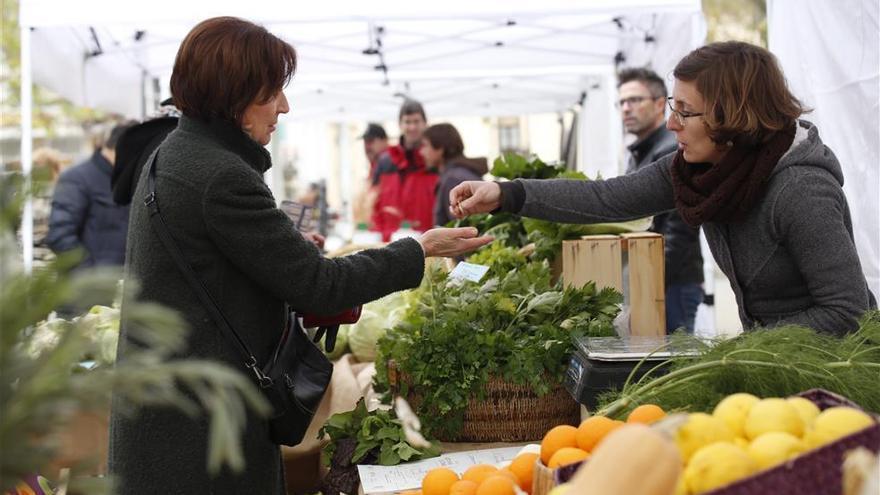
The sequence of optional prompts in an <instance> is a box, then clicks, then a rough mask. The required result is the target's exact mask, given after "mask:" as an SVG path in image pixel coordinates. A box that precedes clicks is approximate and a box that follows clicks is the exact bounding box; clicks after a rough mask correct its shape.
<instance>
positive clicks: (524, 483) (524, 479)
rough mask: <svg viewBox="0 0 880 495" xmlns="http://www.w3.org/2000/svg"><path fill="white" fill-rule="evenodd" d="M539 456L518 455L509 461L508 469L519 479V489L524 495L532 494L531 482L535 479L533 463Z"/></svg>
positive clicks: (529, 454)
mask: <svg viewBox="0 0 880 495" xmlns="http://www.w3.org/2000/svg"><path fill="white" fill-rule="evenodd" d="M539 457H540V455H538V454H531V453H526V454H520V455H518V456H516V457H515V458H514V459H513V461H511V463H510V466H508V467H507V468H508V469H510V470H511V471H512V472H513V474H515V475H516V477H517V479H519V487H520V488H521V489H522V490H523V491H525V492H526V493H532V480H533V479H534V477H535V461H536V459H538V458H539Z"/></svg>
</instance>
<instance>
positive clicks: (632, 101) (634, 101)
mask: <svg viewBox="0 0 880 495" xmlns="http://www.w3.org/2000/svg"><path fill="white" fill-rule="evenodd" d="M661 98H662V97H661ZM656 99H657V98H656V97H651V96H630V97H629V98H623V99H621V100H618V101H617V108H623V106H624V105H626V104H629V106H631V107H635V106H638V105H640V104H641V103H642V102H643V101H645V100H651V101H654V100H656Z"/></svg>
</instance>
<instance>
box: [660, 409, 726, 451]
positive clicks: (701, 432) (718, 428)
mask: <svg viewBox="0 0 880 495" xmlns="http://www.w3.org/2000/svg"><path fill="white" fill-rule="evenodd" d="M733 439H734V435H733V433H731V431H730V428H728V427H727V424H725V423H724V421H722V420H720V419H718V418H716V417H714V416H710V415H708V414H706V413H693V414H689V415H688V419H687V421H686V422H685V423H684V424H683V425H682V426H681V428H679V429H678V431H676V432H675V445H676V446H677V447H678V450H679V451H680V452H681V457H682V459H684V461H685V462H687V461H688V460H689V459H690V458H691V456H692V455H694V452H696V451H697V450H699V449H700V448H701V447H704V446H706V445H709V444H710V443H715V442H732V441H733Z"/></svg>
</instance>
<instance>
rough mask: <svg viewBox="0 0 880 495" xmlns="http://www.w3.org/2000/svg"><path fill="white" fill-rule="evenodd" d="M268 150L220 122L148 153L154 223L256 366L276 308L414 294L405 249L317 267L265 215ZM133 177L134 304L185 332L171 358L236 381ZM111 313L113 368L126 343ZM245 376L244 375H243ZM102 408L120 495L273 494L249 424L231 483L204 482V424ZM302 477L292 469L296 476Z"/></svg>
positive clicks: (274, 216) (275, 462)
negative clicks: (152, 309)
mask: <svg viewBox="0 0 880 495" xmlns="http://www.w3.org/2000/svg"><path fill="white" fill-rule="evenodd" d="M270 166H271V162H270V157H269V154H268V152H266V150H265V149H264V148H263V147H262V146H259V145H258V144H257V143H256V142H254V141H252V140H251V139H250V138H249V137H247V136H246V135H245V134H244V133H243V132H242V131H241V130H240V129H238V128H236V127H234V126H232V125H231V124H229V123H224V122H219V121H214V122H210V123H208V122H203V121H200V120H195V119H190V118H187V117H182V118H181V119H180V123H179V125H178V127H177V129H176V130H174V131H173V132H172V133H171V134H170V135H169V136H168V138H167V139H166V140H165V142H164V143H163V144H162V145H161V147H160V150H159V157H158V160H157V182H156V191H157V196H158V201H159V205H160V208H161V211H162V215H163V216H164V217H165V221H166V223H167V224H168V227H169V230H170V232H171V234H172V236H173V237H174V238H175V240H176V241H177V243H178V244H179V246H180V248H181V250H182V251H183V254H184V256H185V258H186V259H187V261H188V262H189V263H190V265H192V266H193V268H194V269H195V271H196V272H197V274H198V276H199V277H200V278H201V280H202V281H203V282H204V283H205V284H206V286H207V288H208V291H209V292H210V293H211V295H212V296H213V297H214V299H215V300H217V301H218V304H219V305H220V307H221V309H222V310H223V312H224V313H225V315H226V317H227V318H228V319H229V320H230V322H231V324H232V325H233V327H234V328H235V329H236V331H237V332H238V333H239V334H240V335H241V336H242V337H243V339H244V340H245V341H246V342H247V344H248V345H249V346H250V348H251V350H252V351H253V352H254V353H255V354H256V357H257V359H258V360H260V362H261V363H264V362H266V361H267V360H268V359H269V356H270V354H271V352H272V351H273V349H274V348H275V345H276V343H277V342H278V340H279V337H280V335H281V331H282V327H283V324H284V319H285V303H287V304H289V305H290V306H291V307H292V308H293V309H294V310H295V311H297V312H311V313H325V314H329V313H334V312H338V311H340V310H343V309H345V308H349V307H352V306H355V305H358V304H363V303H366V302H368V301H371V300H374V299H378V298H380V297H382V296H384V295H386V294H389V293H391V292H395V291H399V290H403V289H407V288H412V287H416V286H418V284H419V283H420V281H421V278H422V273H423V271H424V253H423V251H422V248H421V246H420V245H419V244H418V242H416V241H415V240H413V239H404V240H401V241H397V242H395V243H392V244H390V245H388V246H387V247H386V248H384V249H374V250H368V251H363V252H361V253H359V254H355V255H351V256H346V257H344V258H337V259H327V258H324V257H323V256H322V255H321V253H320V252H319V251H318V249H317V248H316V247H315V246H314V245H313V244H311V243H310V242H308V241H307V240H305V239H304V238H303V237H302V236H301V235H300V234H299V233H297V232H296V230H295V228H294V225H293V224H292V223H291V221H290V220H289V219H288V218H287V216H286V215H285V214H284V213H283V212H282V211H280V210H279V209H278V208H277V207H276V203H275V199H274V198H273V197H272V193H271V192H270V190H269V188H268V187H267V186H266V184H265V183H264V181H263V173H264V172H265V171H266V170H268V169H269V167H270ZM146 173H147V170H146V168H145V169H144V171H143V173H142V175H141V178H140V180H139V181H138V182H139V184H138V186H137V189H136V192H135V195H134V201H133V202H132V206H131V221H130V227H129V233H128V248H127V253H126V280H133V281H137V282H138V283H139V284H140V286H141V290H140V293H139V295H138V296H136V297H138V299H139V300H142V301H151V302H156V303H160V304H162V305H165V306H167V307H170V308H173V309H175V310H177V311H179V312H180V314H182V315H183V316H184V317H185V319H186V321H187V322H188V323H189V325H190V327H191V333H190V335H189V337H188V342H187V347H186V349H184V350H182V351H181V352H180V353H179V357H183V358H199V359H212V360H216V361H220V362H223V363H226V364H227V365H229V366H230V367H232V368H235V369H238V370H241V372H242V373H246V374H247V373H248V372H247V370H246V369H245V368H244V365H243V362H242V359H241V357H240V356H239V354H237V352H236V348H235V347H233V345H232V344H231V343H230V342H229V340H228V338H227V337H226V335H224V334H223V333H221V331H220V330H219V329H218V328H216V326H215V325H214V323H213V321H212V320H211V318H210V316H209V313H208V312H207V311H206V310H205V308H204V307H203V306H202V305H201V304H200V303H199V301H198V299H197V297H196V295H195V292H194V291H193V289H192V288H191V287H190V286H189V285H188V284H187V283H186V281H185V280H184V278H183V277H182V276H181V274H180V272H179V270H178V268H177V266H176V265H175V264H174V261H173V259H172V258H171V257H170V256H169V254H168V253H167V252H166V250H165V248H164V247H163V245H162V244H161V243H160V241H159V238H158V237H157V236H156V234H155V232H154V231H153V228H152V226H151V224H150V220H149V214H148V212H147V209H146V207H145V206H144V204H143V197H144V196H145V194H146V189H147V180H146ZM126 302H127V301H126V300H123V305H122V313H123V315H122V320H123V322H122V330H121V335H120V341H119V351H118V360H119V361H120V362H122V361H124V360H125V359H126V351H127V349H128V348H129V347H130V346H132V345H133V342H132V341H131V339H130V338H129V337H128V332H127V326H126V322H125V307H126ZM248 376H250V377H251V378H252V376H251V375H248ZM120 406H121V404H118V403H116V402H114V406H113V409H112V413H111V425H110V458H109V462H110V470H111V472H112V474H113V475H115V476H116V477H117V478H118V479H119V484H120V489H119V491H118V493H120V494H124V495H135V494H145V495H146V494H150V495H153V494H157V493H181V494H184V493H186V494H195V493H199V494H281V493H284V477H283V471H282V464H281V456H280V450H279V447H278V446H277V445H274V444H273V443H271V442H270V441H269V437H268V428H267V423H266V421H265V420H263V419H259V418H255V417H250V419H249V420H248V423H247V425H246V429H245V432H244V434H243V438H242V447H243V449H244V457H245V460H246V462H247V467H246V469H245V471H244V473H242V474H238V475H236V474H233V473H231V472H229V471H228V470H224V471H223V472H221V473H220V474H219V476H216V477H209V476H208V474H207V442H208V437H207V435H208V423H207V419H206V418H205V417H204V416H202V417H201V418H196V419H193V418H190V417H188V416H186V415H185V414H183V413H182V412H180V411H177V410H172V409H169V408H159V407H145V408H142V409H140V410H139V412H138V413H137V414H135V415H130V414H128V415H125V414H122V411H121V410H122V407H120ZM305 468H306V467H305V466H304V467H303V469H305Z"/></svg>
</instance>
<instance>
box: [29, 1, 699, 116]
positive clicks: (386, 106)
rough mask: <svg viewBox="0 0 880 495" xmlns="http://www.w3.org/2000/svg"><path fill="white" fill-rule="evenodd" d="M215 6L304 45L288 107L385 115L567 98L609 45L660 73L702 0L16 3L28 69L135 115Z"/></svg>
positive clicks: (553, 103)
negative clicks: (411, 108)
mask: <svg viewBox="0 0 880 495" xmlns="http://www.w3.org/2000/svg"><path fill="white" fill-rule="evenodd" d="M214 15H235V16H241V17H244V18H247V19H250V20H253V21H255V22H259V23H261V24H263V25H265V26H266V28H267V29H269V30H270V31H271V32H272V33H274V34H277V35H279V36H281V37H282V38H284V39H286V40H287V41H289V42H291V43H292V44H293V45H294V46H295V47H296V48H297V49H298V52H299V57H300V60H299V67H298V71H297V72H298V73H297V75H296V77H295V80H294V82H293V83H292V84H291V85H290V87H289V95H290V96H291V97H292V101H293V102H294V104H293V110H292V112H291V114H290V118H293V119H306V118H308V119H312V118H316V117H320V118H326V119H331V120H340V119H342V120H349V119H363V118H365V117H366V118H375V116H376V115H393V114H395V113H396V110H397V107H398V106H399V103H400V98H399V97H400V95H414V96H417V97H418V98H419V99H421V100H422V101H424V102H425V103H426V105H428V106H430V108H431V109H432V113H433V114H439V115H465V114H467V115H472V114H481V115H487V114H489V115H499V114H506V115H515V114H524V113H534V112H547V111H559V110H564V109H567V108H569V107H570V106H571V105H573V104H574V103H575V102H576V101H577V100H578V98H579V95H580V93H581V91H583V90H585V89H586V88H587V87H588V86H589V84H588V83H589V77H590V76H591V75H595V74H600V75H604V74H607V73H608V72H609V68H613V66H614V61H615V57H620V59H621V61H622V62H623V63H625V64H627V65H643V64H646V63H650V64H652V65H653V66H654V67H655V68H657V69H658V70H659V71H660V72H664V73H665V72H668V71H669V70H670V69H671V68H672V66H673V64H674V63H675V62H676V61H677V60H678V59H679V58H680V57H681V56H682V55H683V54H684V53H686V52H687V51H688V50H690V49H692V48H693V47H694V46H695V45H697V44H699V43H701V42H702V40H703V38H704V35H705V28H704V25H703V21H702V15H701V12H700V2H699V0H611V1H609V0H579V1H578V0H549V1H544V2H524V1H505V2H501V1H480V2H474V1H470V0H468V1H465V0H449V1H446V2H441V3H436V4H433V5H427V4H425V3H421V2H419V3H416V2H402V1H380V2H359V1H353V0H340V1H332V2H323V3H321V2H314V3H312V2H310V3H309V5H308V6H307V7H306V6H296V5H295V4H294V5H291V4H280V3H277V2H271V1H267V0H255V1H251V2H238V1H231V0H218V1H213V2H210V3H209V4H207V5H206V4H204V3H202V2H174V1H170V0H157V1H153V2H137V3H128V2H125V3H124V2H107V1H101V0H81V1H77V2H65V1H59V0H23V1H22V5H21V25H22V26H26V27H32V28H35V29H33V30H32V31H31V38H32V52H33V77H34V81H35V82H37V83H38V84H41V85H43V86H46V87H48V88H50V89H52V90H54V91H56V92H58V93H60V94H61V95H62V96H64V97H66V98H68V99H70V100H71V101H73V102H75V103H77V104H80V105H85V106H90V107H95V108H101V109H105V110H110V111H113V112H117V113H121V114H124V115H126V116H129V117H143V113H144V111H145V110H146V111H149V110H151V108H150V107H151V105H150V103H152V101H155V99H156V95H154V94H152V93H153V91H154V89H155V87H158V88H160V89H161V90H162V92H163V93H164V92H165V88H166V87H167V85H166V84H165V82H166V81H167V78H168V76H169V75H170V73H171V67H172V64H173V61H174V56H175V53H176V51H177V48H178V46H179V44H180V41H181V40H182V38H183V36H185V35H186V33H187V32H188V31H189V30H190V29H191V28H192V26H193V25H195V24H196V23H197V22H198V21H200V20H202V19H205V18H207V17H211V16H214ZM154 81H158V84H154ZM144 96H146V98H144ZM146 100H149V101H146Z"/></svg>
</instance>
